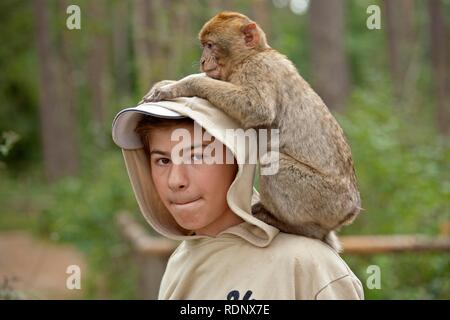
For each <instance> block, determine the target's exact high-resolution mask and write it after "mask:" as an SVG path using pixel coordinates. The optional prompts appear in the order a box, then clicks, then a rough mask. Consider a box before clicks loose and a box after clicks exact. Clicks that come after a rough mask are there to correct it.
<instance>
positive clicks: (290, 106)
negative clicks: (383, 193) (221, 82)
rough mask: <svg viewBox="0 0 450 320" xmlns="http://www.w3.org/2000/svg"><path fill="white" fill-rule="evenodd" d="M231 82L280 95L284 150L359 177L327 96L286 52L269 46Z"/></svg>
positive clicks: (279, 123)
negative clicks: (318, 90) (280, 51)
mask: <svg viewBox="0 0 450 320" xmlns="http://www.w3.org/2000/svg"><path fill="white" fill-rule="evenodd" d="M238 68H239V70H236V71H237V72H234V74H235V75H237V76H235V77H233V75H232V76H231V77H230V80H229V81H230V82H231V83H235V84H237V85H240V86H243V87H244V88H246V89H247V90H248V91H249V92H251V91H253V90H255V91H257V94H258V96H261V97H263V100H264V99H265V98H266V97H273V96H275V101H276V108H277V115H276V118H275V119H274V121H273V123H272V125H271V126H270V127H271V128H278V129H279V130H280V152H284V153H287V154H289V155H291V156H293V157H295V158H297V159H304V160H305V161H307V162H308V163H311V164H312V165H313V166H314V167H316V168H317V169H319V170H320V171H321V172H325V173H327V174H331V175H334V176H341V177H342V176H347V177H348V176H349V174H350V176H352V180H354V181H355V182H356V178H355V177H354V169H353V160H352V156H351V149H350V147H349V145H348V143H347V141H346V138H345V135H344V132H343V130H342V128H341V127H340V126H339V124H338V123H337V121H336V119H335V118H334V116H333V115H332V114H331V112H330V111H329V109H328V108H327V106H326V105H325V103H324V102H323V100H322V99H321V98H320V97H319V95H318V94H317V93H316V92H315V91H314V90H313V89H312V88H311V86H310V85H309V84H308V83H307V82H306V81H305V80H304V79H303V77H302V76H301V75H300V74H299V72H298V70H297V68H296V67H295V65H294V64H293V63H292V62H291V61H290V60H289V59H288V58H287V57H286V56H285V55H283V54H281V53H279V52H277V51H276V50H274V49H267V50H264V51H262V52H260V53H257V54H255V55H254V56H252V57H251V58H250V59H247V60H246V61H244V63H242V64H241V65H240V66H239V67H238Z"/></svg>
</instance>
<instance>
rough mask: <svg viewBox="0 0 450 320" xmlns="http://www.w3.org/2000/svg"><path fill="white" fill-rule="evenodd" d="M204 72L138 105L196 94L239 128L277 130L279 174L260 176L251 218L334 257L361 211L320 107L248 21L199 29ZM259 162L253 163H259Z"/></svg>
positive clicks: (218, 19) (218, 20)
mask: <svg viewBox="0 0 450 320" xmlns="http://www.w3.org/2000/svg"><path fill="white" fill-rule="evenodd" d="M199 39H200V42H201V44H202V47H203V53H202V56H201V59H200V64H201V71H202V72H204V73H203V74H197V75H190V76H187V77H186V78H183V79H181V80H179V81H176V82H163V83H161V82H160V83H157V84H156V85H155V86H154V87H153V88H152V89H151V90H150V91H149V93H148V94H147V95H146V96H145V97H144V99H143V101H144V102H150V101H160V100H169V99H173V98H177V97H191V96H197V97H200V98H204V99H207V100H209V101H210V102H211V103H212V104H213V105H215V106H216V107H218V108H220V109H222V110H223V111H224V112H225V113H227V114H228V115H230V116H231V117H233V118H234V119H236V120H237V121H239V123H240V124H241V125H242V126H243V128H267V129H271V128H278V129H279V152H280V153H279V170H278V172H277V173H276V174H274V175H261V176H260V197H261V200H260V202H259V203H257V204H255V205H253V207H252V213H253V215H254V216H255V217H257V218H258V219H261V220H263V221H264V222H266V223H268V224H271V225H273V226H275V227H277V228H278V229H280V231H283V232H287V233H293V234H299V235H303V236H307V237H312V238H317V239H320V240H322V241H324V242H326V243H328V244H329V245H330V246H332V247H333V248H334V249H336V250H337V251H340V250H341V248H340V244H339V241H338V239H337V237H336V234H335V232H334V231H335V230H338V229H339V228H340V227H341V226H343V225H347V224H350V223H351V222H352V221H353V220H354V219H355V217H356V216H357V215H358V214H359V212H360V210H361V200H360V195H359V191H358V187H357V181H356V175H355V170H354V167H353V160H352V155H351V150H350V147H349V145H348V144H347V142H346V139H345V136H344V132H343V130H342V128H341V127H340V126H339V124H338V123H337V121H336V120H335V118H334V117H333V116H332V114H331V113H330V112H329V110H328V108H327V106H326V105H325V103H324V102H323V101H322V99H321V98H320V97H319V96H318V95H317V93H316V92H315V91H314V90H313V89H312V88H311V87H310V85H309V84H308V83H307V82H306V81H305V80H304V79H303V78H302V77H301V76H300V74H299V73H298V71H297V69H296V67H295V66H294V64H293V63H292V62H291V61H290V60H289V59H288V58H287V57H286V56H284V55H282V54H280V53H279V52H277V51H276V50H274V49H272V48H271V47H270V46H269V45H268V44H267V40H266V36H265V34H264V32H263V30H262V29H261V28H260V27H259V26H258V25H257V24H256V23H255V22H254V21H252V20H250V19H249V18H248V17H247V16H245V15H242V14H240V13H235V12H221V13H219V14H218V15H216V16H214V17H213V18H212V19H210V20H209V21H208V22H207V23H206V24H205V25H204V26H203V28H202V29H201V31H200V33H199ZM262 158H263V157H261V159H260V163H262V161H263V160H262Z"/></svg>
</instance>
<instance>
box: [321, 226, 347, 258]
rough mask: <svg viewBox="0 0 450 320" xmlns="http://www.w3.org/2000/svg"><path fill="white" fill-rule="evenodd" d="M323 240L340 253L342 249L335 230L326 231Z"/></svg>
mask: <svg viewBox="0 0 450 320" xmlns="http://www.w3.org/2000/svg"><path fill="white" fill-rule="evenodd" d="M323 241H324V242H325V243H326V244H328V245H329V246H330V247H332V248H333V249H334V250H336V252H337V253H341V252H342V251H343V249H342V245H341V242H340V241H339V239H338V237H337V235H336V232H334V231H330V232H328V234H327V235H326V236H325V239H323Z"/></svg>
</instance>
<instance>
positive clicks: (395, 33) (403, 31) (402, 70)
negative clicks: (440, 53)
mask: <svg viewBox="0 0 450 320" xmlns="http://www.w3.org/2000/svg"><path fill="white" fill-rule="evenodd" d="M383 3H384V11H385V16H386V32H387V39H388V50H389V64H390V69H391V76H392V81H393V82H394V94H395V96H396V97H397V98H398V99H399V100H402V99H403V98H404V97H405V96H406V94H407V92H410V90H407V89H406V88H405V86H406V85H407V84H408V85H409V87H415V83H413V82H415V81H407V78H408V75H407V73H408V68H409V67H410V66H411V64H412V63H413V61H412V60H413V53H414V52H415V50H414V49H415V48H414V38H415V33H414V28H413V12H414V2H413V0H395V1H384V2H383ZM409 80H412V79H409Z"/></svg>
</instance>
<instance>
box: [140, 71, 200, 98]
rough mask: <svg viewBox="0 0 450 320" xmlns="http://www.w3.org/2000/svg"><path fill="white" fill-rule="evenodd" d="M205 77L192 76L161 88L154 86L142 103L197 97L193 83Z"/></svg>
mask: <svg viewBox="0 0 450 320" xmlns="http://www.w3.org/2000/svg"><path fill="white" fill-rule="evenodd" d="M205 77H207V76H206V75H205V74H204V73H199V74H192V75H189V76H187V77H185V78H183V79H181V80H179V81H176V82H173V83H170V84H166V85H163V86H154V87H153V88H152V89H151V90H150V92H149V93H148V94H147V95H146V96H145V97H144V102H157V101H161V100H170V99H175V98H179V97H193V96H195V95H197V92H196V91H195V89H194V88H195V87H196V86H195V85H193V84H194V82H195V81H198V79H199V78H205Z"/></svg>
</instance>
